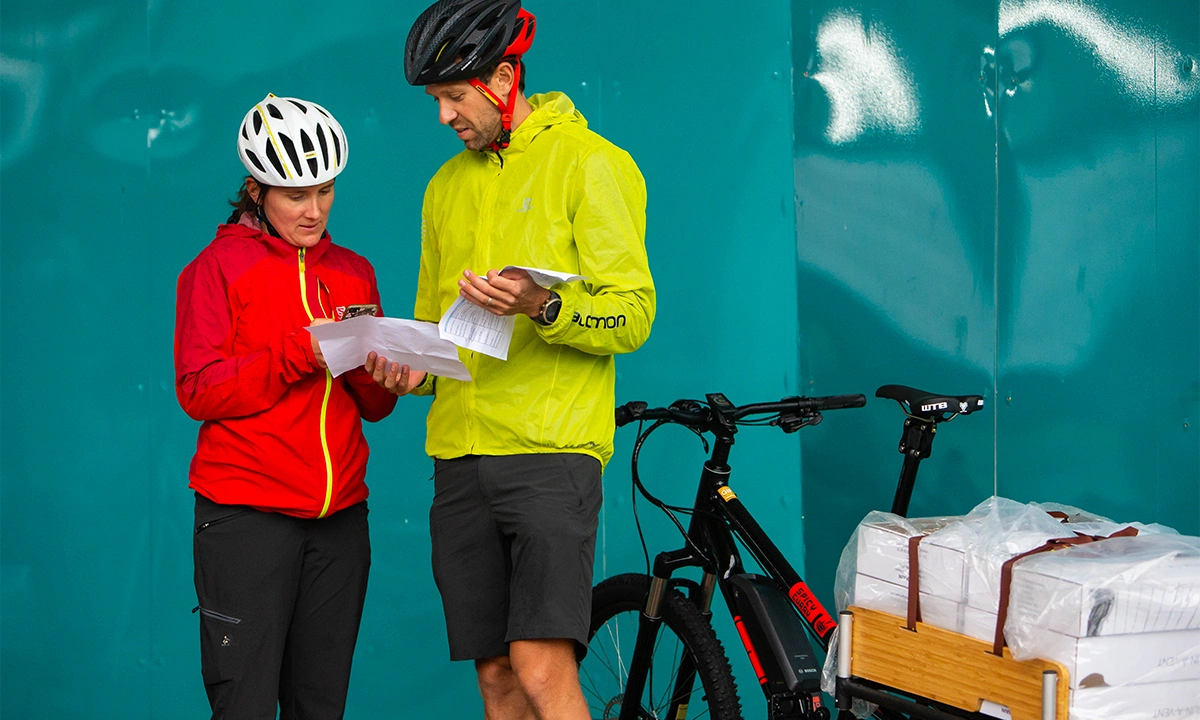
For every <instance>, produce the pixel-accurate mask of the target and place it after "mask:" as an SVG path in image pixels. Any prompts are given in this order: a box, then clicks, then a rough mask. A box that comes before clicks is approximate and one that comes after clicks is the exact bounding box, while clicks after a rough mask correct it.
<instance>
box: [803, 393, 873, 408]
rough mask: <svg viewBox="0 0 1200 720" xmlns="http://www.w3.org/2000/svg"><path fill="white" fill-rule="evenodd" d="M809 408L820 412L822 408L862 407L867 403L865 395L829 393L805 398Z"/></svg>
mask: <svg viewBox="0 0 1200 720" xmlns="http://www.w3.org/2000/svg"><path fill="white" fill-rule="evenodd" d="M803 400H806V401H807V402H806V403H805V404H806V405H807V406H808V408H809V409H812V410H816V411H818V412H820V411H822V410H843V409H845V408H860V407H862V406H863V405H866V404H867V398H866V396H865V395H861V394H860V395H829V396H827V397H812V398H803Z"/></svg>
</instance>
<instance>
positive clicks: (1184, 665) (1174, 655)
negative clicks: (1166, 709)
mask: <svg viewBox="0 0 1200 720" xmlns="http://www.w3.org/2000/svg"><path fill="white" fill-rule="evenodd" d="M941 612H942V613H943V614H945V613H947V612H953V611H947V610H942V611H941ZM921 613H922V615H923V616H927V615H928V613H927V612H926V610H925V606H924V598H922V607H921ZM958 615H959V617H960V618H961V620H960V625H959V628H960V629H959V630H958V632H961V633H963V634H964V635H969V636H971V637H973V638H976V639H979V640H983V641H985V642H988V643H991V642H993V640H994V633H995V631H996V615H995V613H989V612H987V611H984V610H980V609H978V608H973V607H971V606H970V605H959V606H958ZM938 627H941V626H940V625H939V626H938ZM1032 642H1035V643H1036V645H1033V646H1032V647H1030V648H1027V651H1026V653H1024V654H1025V655H1030V654H1031V652H1032V656H1034V657H1040V658H1044V659H1046V660H1053V661H1055V662H1059V663H1062V664H1063V666H1064V667H1066V669H1067V673H1068V674H1069V675H1070V686H1071V687H1072V688H1079V687H1083V686H1088V687H1091V686H1097V685H1110V686H1117V685H1130V684H1146V683H1159V682H1177V681H1184V680H1195V681H1200V630H1176V631H1171V632H1148V633H1136V634H1130V635H1107V636H1103V637H1090V638H1076V637H1070V636H1068V635H1063V634H1061V633H1056V632H1053V631H1051V630H1045V631H1038V633H1037V635H1036V636H1035V639H1034V640H1033V641H1032Z"/></svg>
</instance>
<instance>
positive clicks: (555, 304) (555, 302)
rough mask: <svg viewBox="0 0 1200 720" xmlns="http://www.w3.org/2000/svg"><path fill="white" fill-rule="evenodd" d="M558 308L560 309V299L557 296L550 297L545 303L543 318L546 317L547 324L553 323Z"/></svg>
mask: <svg viewBox="0 0 1200 720" xmlns="http://www.w3.org/2000/svg"><path fill="white" fill-rule="evenodd" d="M559 310H562V300H560V299H558V298H552V299H551V300H550V302H549V303H548V304H547V305H546V312H545V318H546V324H547V325H549V324H551V323H553V322H554V321H555V320H557V319H558V311H559Z"/></svg>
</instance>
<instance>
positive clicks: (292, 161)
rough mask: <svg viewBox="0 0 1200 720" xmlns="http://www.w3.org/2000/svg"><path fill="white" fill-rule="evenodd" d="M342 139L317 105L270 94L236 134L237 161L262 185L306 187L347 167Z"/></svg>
mask: <svg viewBox="0 0 1200 720" xmlns="http://www.w3.org/2000/svg"><path fill="white" fill-rule="evenodd" d="M348 153H349V147H348V146H347V144H346V133H345V132H344V131H343V130H342V126H341V125H339V124H338V121H337V120H334V119H333V116H332V115H330V114H329V111H328V110H326V109H325V108H323V107H321V106H320V105H318V104H316V103H311V102H308V101H307V100H300V99H298V98H287V97H275V96H274V95H270V94H268V95H267V96H266V97H265V98H263V100H262V102H260V103H258V104H257V105H255V106H254V107H252V108H250V112H248V113H246V118H245V119H244V120H242V129H241V131H240V132H239V133H238V157H240V158H241V159H242V164H243V165H245V166H246V170H247V171H249V173H250V175H251V176H252V177H253V178H254V179H255V180H257V181H258V182H260V183H263V184H264V185H272V186H282V187H309V186H312V185H320V184H321V183H323V182H328V181H329V180H332V179H333V178H335V177H337V176H338V173H340V172H341V171H342V169H343V168H345V167H346V156H347V154H348Z"/></svg>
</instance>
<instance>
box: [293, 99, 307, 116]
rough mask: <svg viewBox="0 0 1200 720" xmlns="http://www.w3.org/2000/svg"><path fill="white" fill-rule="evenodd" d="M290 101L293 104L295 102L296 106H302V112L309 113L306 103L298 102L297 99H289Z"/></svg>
mask: <svg viewBox="0 0 1200 720" xmlns="http://www.w3.org/2000/svg"><path fill="white" fill-rule="evenodd" d="M288 102H290V103H291V104H293V105H295V106H296V107H298V108H300V112H302V113H305V114H307V113H308V107H307V106H305V105H301V104H300V103H298V102H296V101H295V100H288Z"/></svg>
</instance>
